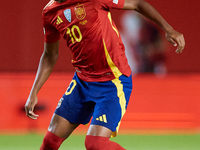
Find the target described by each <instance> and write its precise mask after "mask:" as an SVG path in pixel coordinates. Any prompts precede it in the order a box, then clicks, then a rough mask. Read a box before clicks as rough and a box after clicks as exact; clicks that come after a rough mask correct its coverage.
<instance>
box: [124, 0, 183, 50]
mask: <svg viewBox="0 0 200 150" xmlns="http://www.w3.org/2000/svg"><path fill="white" fill-rule="evenodd" d="M123 9H126V10H135V11H137V12H139V13H141V14H142V15H144V16H145V17H147V18H149V19H150V20H152V21H154V22H155V23H157V24H158V25H159V26H160V27H161V28H162V29H163V30H164V31H165V33H166V39H167V40H168V41H169V42H170V43H172V44H173V45H174V46H177V49H176V52H177V53H182V51H183V49H184V47H185V39H184V36H183V34H181V33H179V32H177V31H176V30H174V29H173V28H172V27H171V26H170V25H169V24H168V23H167V21H166V20H165V19H164V18H163V17H162V16H161V15H160V13H159V12H158V11H157V10H156V9H155V8H154V7H152V6H151V5H150V4H149V3H147V2H146V1H144V0H125V3H124V7H123Z"/></svg>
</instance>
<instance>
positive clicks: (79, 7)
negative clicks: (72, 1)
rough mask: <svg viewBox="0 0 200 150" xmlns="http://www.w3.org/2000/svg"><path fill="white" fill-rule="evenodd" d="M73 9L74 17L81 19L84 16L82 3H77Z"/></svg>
mask: <svg viewBox="0 0 200 150" xmlns="http://www.w3.org/2000/svg"><path fill="white" fill-rule="evenodd" d="M74 9H75V14H76V17H77V18H78V19H79V20H83V19H84V18H85V16H86V12H85V8H84V5H83V4H81V5H79V4H78V5H77V6H75V7H74Z"/></svg>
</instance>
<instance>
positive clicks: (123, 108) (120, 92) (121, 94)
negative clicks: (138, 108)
mask: <svg viewBox="0 0 200 150" xmlns="http://www.w3.org/2000/svg"><path fill="white" fill-rule="evenodd" d="M112 82H113V83H114V84H115V86H116V88H117V96H118V97H119V103H120V106H121V119H122V117H123V116H124V114H125V112H126V98H125V94H124V91H123V85H122V83H121V81H120V80H119V79H113V80H112ZM120 124H121V121H120V122H119V123H118V126H117V128H116V131H115V132H113V133H112V135H111V137H116V136H117V133H118V130H119V126H120Z"/></svg>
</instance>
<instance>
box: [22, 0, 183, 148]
mask: <svg viewBox="0 0 200 150" xmlns="http://www.w3.org/2000/svg"><path fill="white" fill-rule="evenodd" d="M111 8H115V9H128V10H135V11H138V12H139V13H141V14H143V15H144V16H146V17H148V18H149V19H151V20H152V21H154V22H156V23H157V24H158V25H159V26H160V27H161V28H162V29H163V30H164V31H165V32H166V38H167V40H168V41H169V42H171V43H172V44H173V45H174V46H177V50H176V52H177V53H181V52H182V51H183V49H184V46H185V41H184V37H183V35H182V34H180V33H179V32H177V31H175V30H174V29H173V28H172V27H171V26H170V25H169V24H168V23H167V22H166V21H165V20H164V19H163V17H162V16H161V15H160V14H159V13H158V12H157V11H156V10H155V9H154V8H153V7H152V6H151V5H150V4H148V3H147V2H145V1H143V0H51V1H50V2H49V3H48V4H47V5H46V7H45V8H44V10H43V25H44V36H45V41H44V52H43V54H42V56H41V59H40V63H39V67H38V71H37V74H36V78H35V81H34V84H33V87H32V89H31V92H30V95H29V97H28V99H27V102H26V104H25V110H26V115H27V116H28V117H30V118H31V119H37V117H38V115H37V114H35V113H34V107H35V105H36V104H37V101H38V98H37V93H38V92H39V90H40V88H41V87H42V85H43V84H44V83H45V81H46V80H47V79H48V77H49V75H50V74H51V72H52V70H53V67H54V65H55V63H56V61H57V59H58V47H59V39H60V35H61V36H62V37H63V38H64V39H65V40H66V43H67V46H68V47H69V48H70V50H71V51H72V53H73V60H72V64H73V65H74V67H75V70H76V72H75V74H74V77H73V79H72V81H71V83H70V84H69V87H68V89H67V91H66V92H65V93H64V95H63V97H62V98H61V99H60V101H59V103H58V106H57V108H56V110H55V113H54V114H53V117H52V120H51V122H50V125H49V128H48V131H47V133H46V135H45V137H44V139H43V143H42V145H41V148H40V150H57V149H58V148H59V147H60V145H61V143H62V142H63V141H64V140H65V139H66V138H67V137H68V136H70V134H71V133H72V132H73V131H74V129H75V128H76V127H78V125H79V124H87V123H88V122H89V121H90V119H91V117H92V120H91V124H90V126H89V129H88V132H87V135H86V139H85V147H86V149H87V150H124V148H123V147H121V146H120V145H119V144H117V143H115V142H112V141H110V140H109V138H110V137H111V136H113V137H114V136H116V134H117V131H118V128H119V125H120V121H121V118H122V116H123V115H124V113H125V111H126V108H127V105H128V101H129V96H130V94H131V91H132V77H131V70H130V67H129V65H128V63H127V59H126V57H125V52H124V51H125V49H124V46H123V44H122V41H121V37H120V34H119V32H118V30H117V28H116V26H115V24H114V22H113V21H112V19H111V14H110V12H109V10H110V9H111ZM133 34H134V33H133Z"/></svg>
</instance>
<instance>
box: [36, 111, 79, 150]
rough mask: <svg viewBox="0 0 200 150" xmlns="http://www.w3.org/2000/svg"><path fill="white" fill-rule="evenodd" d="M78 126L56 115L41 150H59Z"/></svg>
mask: <svg viewBox="0 0 200 150" xmlns="http://www.w3.org/2000/svg"><path fill="white" fill-rule="evenodd" d="M78 125H79V124H74V123H70V122H69V121H68V120H66V119H65V118H63V117H61V116H59V115H56V114H54V115H53V117H52V120H51V123H50V125H49V128H48V131H47V133H46V135H45V137H44V139H43V143H42V145H41V147H40V150H57V149H58V148H59V147H60V145H61V144H62V142H63V141H64V140H65V139H66V138H67V137H69V135H70V134H71V133H72V132H73V131H74V129H76V127H77V126H78Z"/></svg>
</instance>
